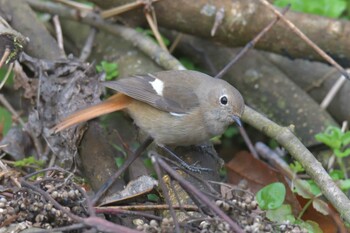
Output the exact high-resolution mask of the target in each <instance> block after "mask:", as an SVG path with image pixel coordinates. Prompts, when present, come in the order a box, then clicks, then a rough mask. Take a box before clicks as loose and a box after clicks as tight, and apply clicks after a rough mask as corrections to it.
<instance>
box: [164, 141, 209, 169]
mask: <svg viewBox="0 0 350 233" xmlns="http://www.w3.org/2000/svg"><path fill="white" fill-rule="evenodd" d="M159 147H160V148H162V149H163V150H164V151H166V152H167V153H168V154H170V155H171V156H172V157H173V158H175V159H176V160H177V161H178V162H179V163H180V164H181V166H183V167H184V168H186V169H187V170H189V171H191V172H197V173H200V172H202V171H205V172H209V171H212V169H210V168H204V167H197V166H193V165H189V164H187V163H186V162H185V161H183V160H182V159H180V158H179V156H177V155H176V154H175V153H174V152H173V151H172V150H171V149H169V148H168V147H166V146H163V145H159Z"/></svg>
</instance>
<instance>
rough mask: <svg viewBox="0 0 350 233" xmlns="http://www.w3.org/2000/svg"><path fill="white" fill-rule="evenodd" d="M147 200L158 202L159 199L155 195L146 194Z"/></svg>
mask: <svg viewBox="0 0 350 233" xmlns="http://www.w3.org/2000/svg"><path fill="white" fill-rule="evenodd" d="M147 199H148V200H149V201H153V202H158V201H159V199H160V198H159V197H158V196H157V195H156V194H152V193H150V194H147Z"/></svg>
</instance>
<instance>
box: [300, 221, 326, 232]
mask: <svg viewBox="0 0 350 233" xmlns="http://www.w3.org/2000/svg"><path fill="white" fill-rule="evenodd" d="M296 224H298V225H299V226H301V227H302V228H305V229H306V230H308V232H309V233H323V231H322V229H321V228H320V226H319V225H318V223H316V222H314V221H311V220H307V221H305V222H304V221H302V220H298V221H297V222H296Z"/></svg>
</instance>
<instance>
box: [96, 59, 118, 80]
mask: <svg viewBox="0 0 350 233" xmlns="http://www.w3.org/2000/svg"><path fill="white" fill-rule="evenodd" d="M96 70H97V71H98V72H105V73H106V80H107V81H110V80H113V79H115V78H116V77H118V75H119V70H118V64H117V63H115V62H107V61H101V63H100V65H97V66H96Z"/></svg>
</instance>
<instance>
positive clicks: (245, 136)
mask: <svg viewBox="0 0 350 233" xmlns="http://www.w3.org/2000/svg"><path fill="white" fill-rule="evenodd" d="M239 132H240V133H241V135H242V137H243V139H244V142H245V144H246V145H247V146H248V148H249V151H250V153H252V155H253V157H254V158H256V159H259V155H258V153H257V152H256V150H255V147H254V145H253V143H252V141H251V140H250V138H249V136H248V134H247V131H246V130H245V128H244V127H239Z"/></svg>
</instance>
